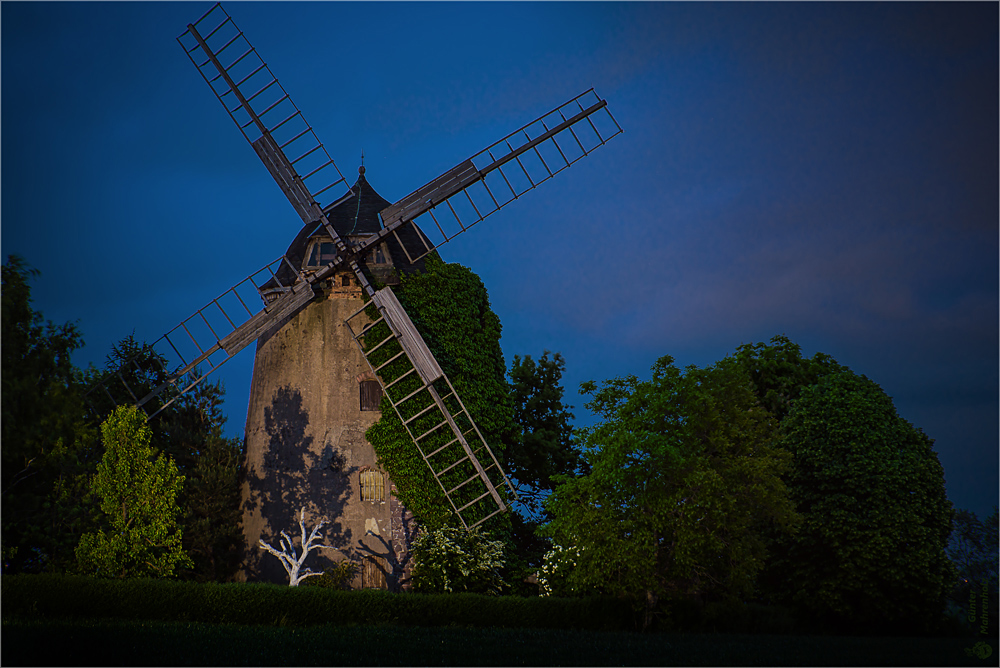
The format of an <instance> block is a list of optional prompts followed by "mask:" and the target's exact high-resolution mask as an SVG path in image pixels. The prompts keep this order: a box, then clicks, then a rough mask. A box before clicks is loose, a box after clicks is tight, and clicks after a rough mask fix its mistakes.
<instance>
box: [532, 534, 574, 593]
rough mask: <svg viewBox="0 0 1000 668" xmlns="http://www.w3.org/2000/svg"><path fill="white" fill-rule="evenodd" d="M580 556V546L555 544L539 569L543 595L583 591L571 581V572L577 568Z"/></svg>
mask: <svg viewBox="0 0 1000 668" xmlns="http://www.w3.org/2000/svg"><path fill="white" fill-rule="evenodd" d="M579 556H580V548H578V547H563V546H562V545H559V544H553V546H552V549H551V550H549V551H548V552H546V553H545V556H544V557H542V567H541V568H540V569H539V570H538V584H539V586H540V587H541V592H539V593H540V595H541V596H573V595H576V594H580V593H582V592H579V591H577V588H576V587H575V586H573V585H572V584H570V582H569V576H570V573H572V571H573V569H574V568H576V560H577V557H579Z"/></svg>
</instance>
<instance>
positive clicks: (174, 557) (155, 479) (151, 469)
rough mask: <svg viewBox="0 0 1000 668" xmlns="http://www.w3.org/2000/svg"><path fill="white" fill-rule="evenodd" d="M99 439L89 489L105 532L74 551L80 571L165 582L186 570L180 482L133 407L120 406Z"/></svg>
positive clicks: (82, 541)
mask: <svg viewBox="0 0 1000 668" xmlns="http://www.w3.org/2000/svg"><path fill="white" fill-rule="evenodd" d="M101 434H102V437H103V441H104V448H105V450H104V457H103V458H102V460H101V463H100V464H98V466H97V475H96V476H95V477H94V479H93V482H92V489H93V492H94V493H95V494H96V495H97V496H99V497H101V511H102V512H103V513H104V515H105V516H106V520H107V522H108V531H104V529H99V530H98V531H97V532H96V533H86V534H84V535H83V536H82V537H81V539H80V544H79V545H78V546H77V551H76V553H77V559H78V561H79V563H80V568H81V570H83V571H85V572H91V573H95V574H98V575H101V576H104V577H143V576H154V577H168V576H172V575H173V574H174V572H175V570H176V569H177V568H178V567H183V566H190V565H191V561H190V559H189V558H188V557H187V555H186V554H185V553H184V551H183V549H182V547H181V530H180V529H179V528H178V526H177V519H178V516H179V515H180V513H181V509H180V508H179V507H178V505H177V497H178V495H179V494H180V491H181V488H182V486H183V484H184V477H183V476H181V475H179V474H178V472H177V466H176V465H175V464H174V463H173V461H172V460H171V459H169V458H168V457H167V456H166V455H164V454H162V453H158V452H157V450H156V449H155V448H154V447H153V446H152V445H151V444H150V441H151V440H152V431H151V430H150V429H149V427H148V425H147V424H146V417H145V415H144V414H143V413H141V412H140V411H139V409H137V408H135V407H134V406H119V407H118V408H116V409H115V411H114V413H113V414H112V415H111V417H110V418H108V419H107V420H106V421H105V422H104V424H102V425H101Z"/></svg>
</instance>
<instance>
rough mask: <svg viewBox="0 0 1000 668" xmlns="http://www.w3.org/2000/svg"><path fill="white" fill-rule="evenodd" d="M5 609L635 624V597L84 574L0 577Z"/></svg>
mask: <svg viewBox="0 0 1000 668" xmlns="http://www.w3.org/2000/svg"><path fill="white" fill-rule="evenodd" d="M0 602H2V605H3V614H4V616H5V617H6V616H10V615H23V616H39V617H53V618H55V617H62V618H66V617H69V618H118V619H130V620H156V621H180V622H206V623H211V624H251V625H253V624H260V625H267V626H311V625H316V624H328V625H354V624H362V625H377V624H399V625H405V626H472V627H501V628H545V629H587V630H606V631H607V630H631V629H632V628H634V627H633V615H632V609H631V607H630V606H629V603H628V601H625V600H619V599H613V598H585V599H580V598H574V599H569V598H549V597H544V598H542V597H531V598H521V597H514V596H499V597H497V596H482V595H479V594H391V593H389V592H386V591H380V590H374V589H366V590H361V591H338V590H331V589H325V588H322V587H288V586H283V585H273V584H236V583H233V584H216V583H208V584H199V583H196V582H179V581H175V580H151V579H134V580H104V579H98V578H91V577H85V576H78V575H4V576H2V577H0Z"/></svg>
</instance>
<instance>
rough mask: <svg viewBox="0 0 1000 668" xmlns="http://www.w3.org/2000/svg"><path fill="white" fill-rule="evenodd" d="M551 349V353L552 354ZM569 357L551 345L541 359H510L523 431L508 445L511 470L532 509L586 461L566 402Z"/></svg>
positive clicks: (518, 420) (516, 409)
mask: <svg viewBox="0 0 1000 668" xmlns="http://www.w3.org/2000/svg"><path fill="white" fill-rule="evenodd" d="M550 355H551V357H550ZM565 368H566V361H565V360H564V359H563V357H562V355H560V354H559V353H554V354H553V353H551V352H549V351H548V350H546V351H545V352H544V353H542V356H541V357H540V358H539V359H538V361H537V362H536V361H535V360H533V359H532V358H531V355H525V356H524V358H523V359H522V358H521V356H520V355H514V360H513V362H511V365H510V384H511V398H512V401H513V404H514V422H515V424H516V425H517V427H518V433H516V438H515V440H514V442H513V443H512V444H511V445H510V447H508V449H507V453H506V454H507V457H506V464H507V468H508V474H509V475H510V476H511V477H513V478H514V479H515V480H516V481H517V483H518V496H519V497H520V499H521V503H522V504H526V505H527V506H528V509H529V510H530V511H532V514H535V513H537V512H538V511H539V510H541V506H542V501H543V499H544V496H545V495H546V493H548V492H551V491H552V490H553V489H555V486H556V484H555V481H554V477H556V476H560V475H574V474H575V473H577V471H578V470H580V469H581V468H582V467H583V466H584V459H583V453H582V452H581V450H580V447H579V445H577V444H576V443H575V442H574V441H573V425H572V424H571V420H572V419H573V414H572V413H570V412H569V410H568V408H572V407H571V406H570V407H567V406H564V405H563V402H562V398H563V387H562V384H561V382H560V381H561V379H562V374H563V371H564V370H565Z"/></svg>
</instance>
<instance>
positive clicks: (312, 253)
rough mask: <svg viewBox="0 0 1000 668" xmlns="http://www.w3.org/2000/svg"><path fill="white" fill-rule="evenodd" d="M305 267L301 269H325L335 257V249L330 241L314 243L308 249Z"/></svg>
mask: <svg viewBox="0 0 1000 668" xmlns="http://www.w3.org/2000/svg"><path fill="white" fill-rule="evenodd" d="M307 257H308V259H307V260H306V265H305V267H303V268H310V269H318V268H319V267H325V266H326V265H328V264H330V263H331V262H333V261H334V259H336V257H337V247H336V246H335V245H334V243H333V242H332V241H314V242H313V244H312V246H310V247H309V255H308V256H307Z"/></svg>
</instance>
